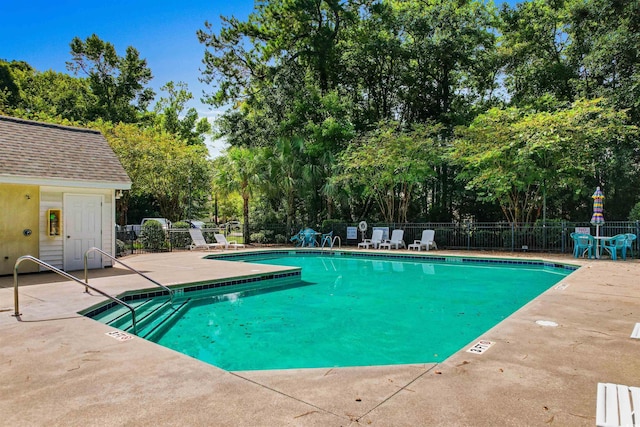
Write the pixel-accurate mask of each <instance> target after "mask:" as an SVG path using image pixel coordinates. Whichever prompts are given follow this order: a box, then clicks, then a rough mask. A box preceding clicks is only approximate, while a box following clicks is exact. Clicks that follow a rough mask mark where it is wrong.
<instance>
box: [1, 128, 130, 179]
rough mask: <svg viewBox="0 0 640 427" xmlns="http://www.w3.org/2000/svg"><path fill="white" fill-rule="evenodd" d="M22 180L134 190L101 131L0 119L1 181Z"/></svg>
mask: <svg viewBox="0 0 640 427" xmlns="http://www.w3.org/2000/svg"><path fill="white" fill-rule="evenodd" d="M20 179H22V180H31V181H34V182H35V181H38V180H39V181H42V182H41V184H47V183H51V185H61V184H60V183H66V182H69V184H74V183H75V184H78V183H81V184H84V186H86V185H87V184H93V185H95V184H100V186H102V187H111V188H121V189H127V188H130V187H131V180H130V179H129V176H128V175H127V173H126V172H125V170H124V168H123V167H122V164H121V163H120V161H119V160H118V158H117V157H116V155H115V153H114V152H113V150H112V149H111V147H110V146H109V144H108V143H107V140H106V139H105V138H104V136H103V135H102V134H101V133H100V132H98V131H95V130H90V129H82V128H75V127H69V126H61V125H54V124H49V123H41V122H34V121H31V120H23V119H18V118H14V117H6V116H0V182H11V181H15V180H20ZM52 181H53V182H55V184H53V183H52Z"/></svg>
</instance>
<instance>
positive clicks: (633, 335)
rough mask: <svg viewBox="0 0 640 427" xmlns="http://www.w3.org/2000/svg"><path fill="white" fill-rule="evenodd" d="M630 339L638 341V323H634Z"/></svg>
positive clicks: (639, 333) (639, 329)
mask: <svg viewBox="0 0 640 427" xmlns="http://www.w3.org/2000/svg"><path fill="white" fill-rule="evenodd" d="M631 338H638V339H640V323H636V326H634V327H633V332H631ZM638 409H640V408H638Z"/></svg>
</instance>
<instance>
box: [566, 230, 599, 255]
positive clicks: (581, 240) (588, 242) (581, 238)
mask: <svg viewBox="0 0 640 427" xmlns="http://www.w3.org/2000/svg"><path fill="white" fill-rule="evenodd" d="M570 236H571V238H572V239H573V256H574V257H575V258H580V257H581V256H584V254H585V253H589V258H593V255H594V249H595V239H594V237H593V236H592V235H591V234H582V233H571V234H570Z"/></svg>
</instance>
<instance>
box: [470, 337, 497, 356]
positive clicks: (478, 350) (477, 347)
mask: <svg viewBox="0 0 640 427" xmlns="http://www.w3.org/2000/svg"><path fill="white" fill-rule="evenodd" d="M494 344H495V342H493V341H484V340H483V341H478V342H477V343H475V344H474V345H473V346H472V347H471V348H470V349H468V350H467V353H475V354H482V353H484V352H485V351H487V350H489V347H491V346H492V345H494Z"/></svg>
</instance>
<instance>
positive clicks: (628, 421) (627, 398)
mask: <svg viewBox="0 0 640 427" xmlns="http://www.w3.org/2000/svg"><path fill="white" fill-rule="evenodd" d="M638 425H640V387H628V386H626V385H620V384H610V383H598V394H597V401H596V426H598V427H612V426H616V427H619V426H638Z"/></svg>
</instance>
